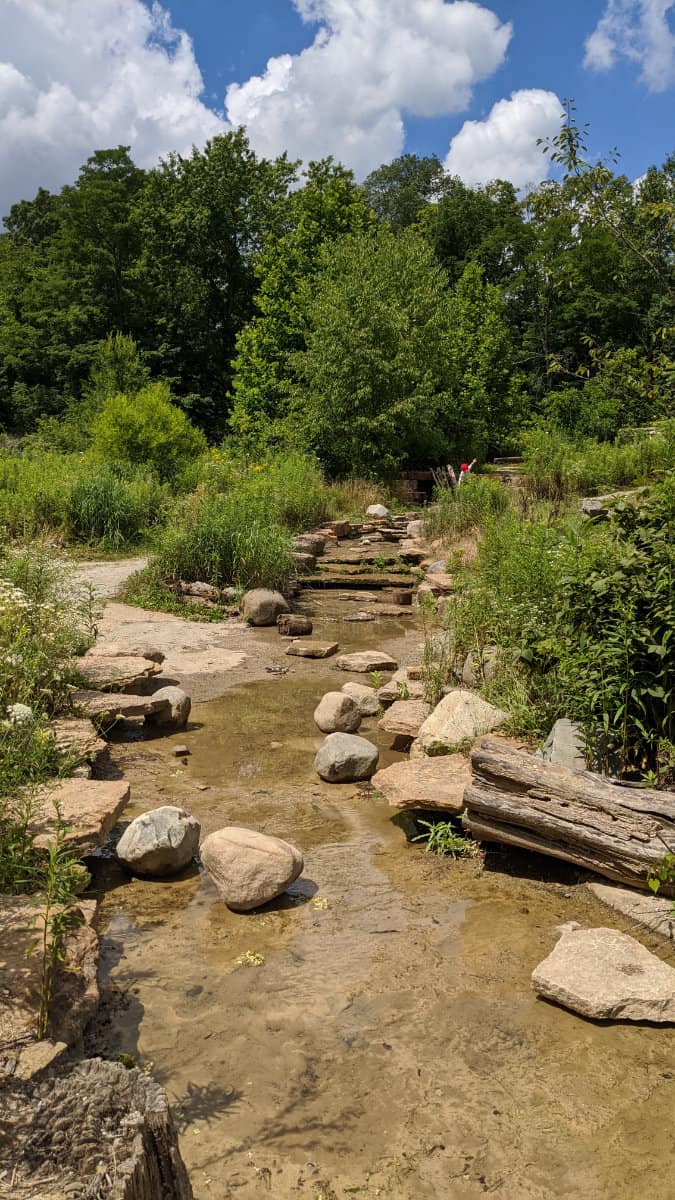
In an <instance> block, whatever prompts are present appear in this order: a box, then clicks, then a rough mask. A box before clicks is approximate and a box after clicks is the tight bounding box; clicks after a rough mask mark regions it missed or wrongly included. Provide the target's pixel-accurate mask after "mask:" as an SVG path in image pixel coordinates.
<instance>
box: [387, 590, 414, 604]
mask: <svg viewBox="0 0 675 1200" xmlns="http://www.w3.org/2000/svg"><path fill="white" fill-rule="evenodd" d="M412 601H413V592H412V588H394V591H393V592H392V593H391V602H392V604H399V605H403V606H407V605H408V604H412Z"/></svg>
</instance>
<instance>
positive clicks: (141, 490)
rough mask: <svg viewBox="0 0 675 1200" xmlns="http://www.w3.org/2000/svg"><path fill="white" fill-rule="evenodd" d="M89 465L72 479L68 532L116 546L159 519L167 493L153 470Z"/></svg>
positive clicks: (83, 539)
mask: <svg viewBox="0 0 675 1200" xmlns="http://www.w3.org/2000/svg"><path fill="white" fill-rule="evenodd" d="M87 468H88V469H87V470H86V471H81V472H80V475H79V477H78V478H77V479H76V480H75V481H74V483H73V486H72V489H71V492H70V496H69V498H68V506H67V510H66V513H65V526H66V532H67V533H68V534H69V535H70V536H71V537H73V538H74V539H75V540H76V541H81V542H99V543H100V544H101V545H103V546H106V547H108V548H110V549H114V550H116V549H119V547H120V546H124V545H129V544H132V543H134V542H138V541H139V540H141V539H142V538H143V536H144V535H145V534H146V533H147V531H148V530H149V529H151V528H152V527H153V526H155V525H157V524H159V523H160V521H161V520H162V517H163V515H164V510H165V508H166V504H167V493H166V489H165V488H163V487H162V485H161V484H160V483H159V482H158V480H157V479H156V478H155V477H154V476H153V475H152V473H150V472H146V471H144V470H142V469H136V470H131V469H129V468H127V469H126V470H125V469H120V468H119V467H116V466H114V465H112V464H110V465H105V464H104V465H101V464H95V463H93V462H91V463H88V464H87Z"/></svg>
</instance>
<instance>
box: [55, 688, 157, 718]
mask: <svg viewBox="0 0 675 1200" xmlns="http://www.w3.org/2000/svg"><path fill="white" fill-rule="evenodd" d="M72 700H73V704H74V706H75V708H78V709H80V710H81V712H82V713H83V714H84V715H85V716H87V717H90V718H91V719H92V721H94V722H96V723H97V724H104V725H105V724H108V725H109V724H112V722H113V721H125V720H130V719H132V718H136V717H150V716H153V715H154V714H155V713H163V712H166V713H169V712H170V709H171V705H170V703H169V701H168V700H165V699H162V698H160V699H159V700H156V699H155V697H154V696H130V695H128V694H127V693H125V692H120V693H118V694H115V693H114V692H113V693H111V692H95V691H91V690H88V689H84V688H82V689H80V690H79V691H77V692H73V697H72Z"/></svg>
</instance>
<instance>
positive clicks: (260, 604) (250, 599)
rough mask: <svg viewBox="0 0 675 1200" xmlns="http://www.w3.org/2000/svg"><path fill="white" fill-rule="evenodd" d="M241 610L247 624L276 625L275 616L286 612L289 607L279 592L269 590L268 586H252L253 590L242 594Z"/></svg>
mask: <svg viewBox="0 0 675 1200" xmlns="http://www.w3.org/2000/svg"><path fill="white" fill-rule="evenodd" d="M241 611H242V614H243V616H244V619H245V620H246V621H248V623H249V625H258V626H260V625H276V623H277V617H279V616H281V614H282V613H287V612H288V611H289V607H288V601H287V600H286V598H285V596H282V594H281V592H271V591H269V589H268V588H253V591H251V592H246V594H245V595H244V598H243V600H242V603H241Z"/></svg>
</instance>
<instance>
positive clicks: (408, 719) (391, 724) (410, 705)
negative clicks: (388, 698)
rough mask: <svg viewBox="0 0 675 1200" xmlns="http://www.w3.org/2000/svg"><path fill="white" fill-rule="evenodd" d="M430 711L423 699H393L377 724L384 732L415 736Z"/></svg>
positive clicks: (428, 705) (429, 706)
mask: <svg viewBox="0 0 675 1200" xmlns="http://www.w3.org/2000/svg"><path fill="white" fill-rule="evenodd" d="M430 712H431V705H430V704H425V702H424V700H395V701H394V703H393V704H392V706H391V708H390V709H389V710H388V711H387V712H386V713H385V715H384V716H383V717H382V720H381V721H378V725H379V727H380V729H384V731H385V733H396V734H399V735H400V736H402V737H411V738H416V737H417V735H418V733H419V731H420V729H421V727H422V725H423V724H424V722H425V721H426V719H427V717H428V716H429V713H430Z"/></svg>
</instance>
